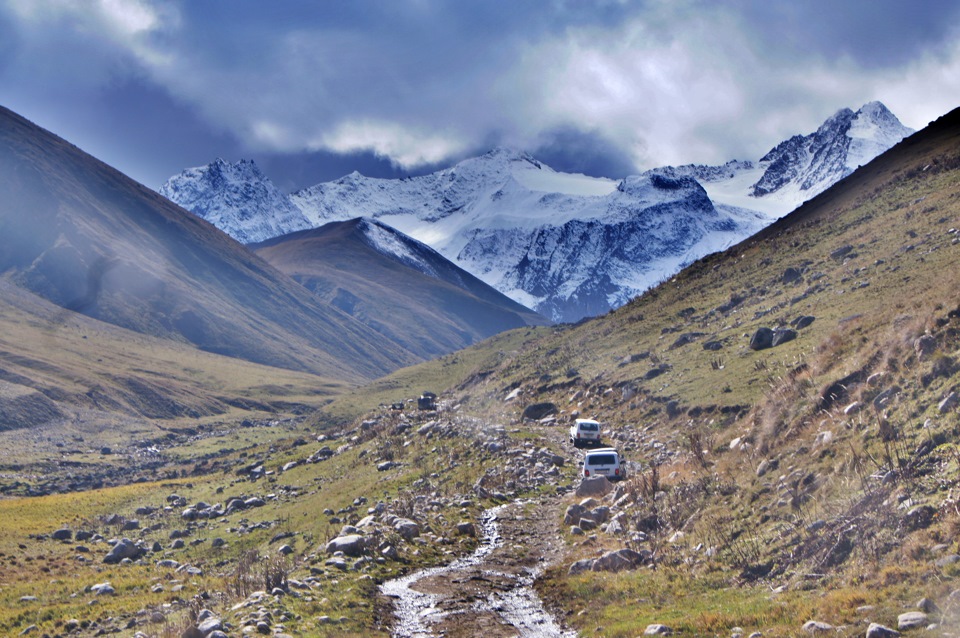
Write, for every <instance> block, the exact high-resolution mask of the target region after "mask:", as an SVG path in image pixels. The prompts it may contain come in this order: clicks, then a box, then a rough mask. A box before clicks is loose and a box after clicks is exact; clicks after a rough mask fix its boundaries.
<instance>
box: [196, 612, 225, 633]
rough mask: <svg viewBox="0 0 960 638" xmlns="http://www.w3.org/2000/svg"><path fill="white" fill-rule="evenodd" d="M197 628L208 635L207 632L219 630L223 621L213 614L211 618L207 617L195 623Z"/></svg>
mask: <svg viewBox="0 0 960 638" xmlns="http://www.w3.org/2000/svg"><path fill="white" fill-rule="evenodd" d="M197 629H199V630H200V631H201V632H202V633H203V635H204V636H209V634H211V633H213V632H214V631H220V630H222V629H223V621H222V620H220V619H219V618H217V617H216V616H213V617H211V618H207V619H206V620H204V621H203V622H201V623H200V624H199V625H197Z"/></svg>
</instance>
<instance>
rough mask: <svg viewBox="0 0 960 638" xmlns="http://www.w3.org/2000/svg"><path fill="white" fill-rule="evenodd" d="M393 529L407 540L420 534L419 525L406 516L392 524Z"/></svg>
mask: <svg viewBox="0 0 960 638" xmlns="http://www.w3.org/2000/svg"><path fill="white" fill-rule="evenodd" d="M393 529H395V530H396V531H397V533H398V534H400V536H402V537H404V538H405V539H407V540H408V541H410V540H413V539H414V538H416V537H417V536H420V526H419V525H417V523H416V522H415V521H411V520H410V519H408V518H401V519H399V520H398V521H396V522H395V523H394V524H393Z"/></svg>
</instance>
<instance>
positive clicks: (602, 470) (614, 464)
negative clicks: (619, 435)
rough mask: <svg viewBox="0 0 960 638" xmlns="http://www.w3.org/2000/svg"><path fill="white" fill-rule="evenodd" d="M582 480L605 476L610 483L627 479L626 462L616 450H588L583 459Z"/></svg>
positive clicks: (609, 448)
mask: <svg viewBox="0 0 960 638" xmlns="http://www.w3.org/2000/svg"><path fill="white" fill-rule="evenodd" d="M582 465H583V478H591V477H594V476H606V477H607V479H608V480H610V481H622V480H624V479H626V478H627V461H626V459H624V458H623V457H622V456H620V452H618V451H617V449H616V448H612V447H602V448H597V449H595V450H590V451H589V452H587V453H586V454H585V455H584V457H583V463H582Z"/></svg>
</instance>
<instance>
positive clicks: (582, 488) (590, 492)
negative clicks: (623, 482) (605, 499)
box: [576, 476, 613, 496]
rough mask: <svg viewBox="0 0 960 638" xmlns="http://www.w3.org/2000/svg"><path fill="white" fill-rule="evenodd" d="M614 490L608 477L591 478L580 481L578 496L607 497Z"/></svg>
mask: <svg viewBox="0 0 960 638" xmlns="http://www.w3.org/2000/svg"><path fill="white" fill-rule="evenodd" d="M611 490H613V485H612V484H611V483H610V481H609V480H608V479H607V477H606V476H591V477H589V478H585V479H583V480H582V481H580V485H578V486H577V492H576V494H577V496H606V495H607V494H609V493H610V491H611Z"/></svg>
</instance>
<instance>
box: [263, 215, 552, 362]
mask: <svg viewBox="0 0 960 638" xmlns="http://www.w3.org/2000/svg"><path fill="white" fill-rule="evenodd" d="M249 248H250V249H251V250H253V251H255V252H256V253H257V254H258V255H260V256H261V257H263V258H264V259H265V260H267V261H268V262H269V263H271V264H272V265H274V266H275V267H277V268H278V269H279V270H280V271H282V272H284V273H286V274H287V275H290V276H291V277H293V278H294V279H295V280H296V281H299V282H300V283H301V284H303V285H304V286H306V287H307V288H308V289H310V290H312V291H313V292H315V293H316V294H317V295H318V296H319V297H320V298H321V299H324V300H326V301H327V302H329V303H330V304H331V305H333V306H335V307H337V308H339V309H340V310H342V311H343V312H345V313H347V314H349V315H350V316H352V317H354V318H356V319H358V320H360V321H361V322H362V323H364V324H365V325H367V326H369V327H371V328H373V329H374V330H376V331H377V332H378V333H380V334H382V335H383V336H385V337H387V338H388V339H390V340H391V341H394V342H397V343H399V344H400V345H401V346H402V347H403V348H404V349H406V350H409V351H410V352H413V353H415V354H417V355H419V356H421V357H423V358H425V359H426V358H431V357H435V356H438V355H440V354H446V353H448V352H452V351H454V350H459V349H461V348H464V347H466V346H469V345H471V344H473V343H476V342H478V341H481V340H483V339H485V338H487V337H490V336H493V335H495V334H497V333H499V332H503V331H504V330H508V329H511V328H519V327H521V326H525V325H543V324H545V323H548V322H547V320H546V319H545V318H543V317H540V316H539V315H537V314H536V313H534V312H532V311H530V310H528V309H527V308H524V307H523V306H521V305H520V304H518V303H516V302H514V301H512V300H511V299H509V298H508V297H506V296H504V295H502V294H500V293H499V292H497V291H496V290H494V289H493V288H491V287H490V286H488V285H486V284H484V283H483V282H482V281H480V280H479V279H477V278H476V277H474V276H473V275H471V274H469V273H467V272H466V271H464V270H462V269H460V268H458V267H456V266H455V265H453V264H452V263H450V262H449V261H447V260H446V259H444V258H443V257H442V256H441V255H440V254H439V253H437V252H436V251H434V250H433V249H431V248H429V247H428V246H426V245H424V244H421V243H420V242H418V241H416V240H414V239H411V238H410V237H407V236H405V235H403V234H402V233H399V232H398V231H395V230H393V229H392V228H389V227H387V226H383V225H382V224H379V223H378V222H376V221H372V220H361V219H355V220H351V221H346V222H333V223H330V224H327V225H325V226H321V227H320V228H318V229H315V230H307V231H301V232H299V233H292V234H290V235H284V236H282V237H279V238H276V239H272V240H269V241H266V242H263V243H261V244H251V245H250V246H249Z"/></svg>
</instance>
